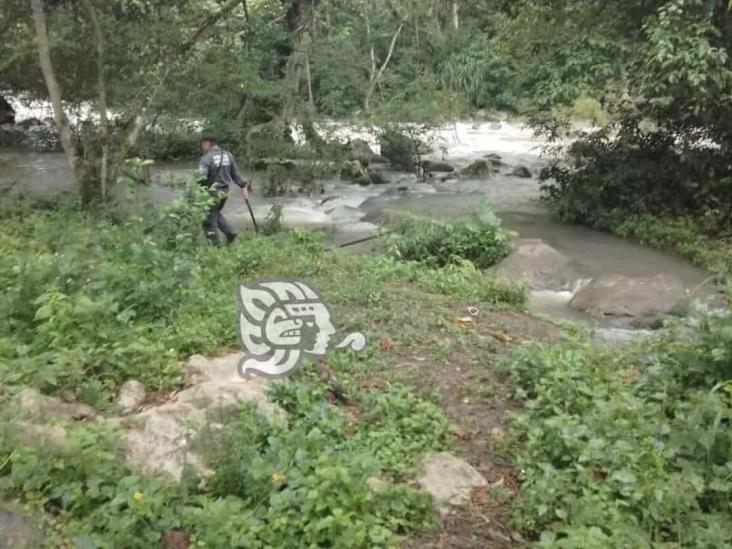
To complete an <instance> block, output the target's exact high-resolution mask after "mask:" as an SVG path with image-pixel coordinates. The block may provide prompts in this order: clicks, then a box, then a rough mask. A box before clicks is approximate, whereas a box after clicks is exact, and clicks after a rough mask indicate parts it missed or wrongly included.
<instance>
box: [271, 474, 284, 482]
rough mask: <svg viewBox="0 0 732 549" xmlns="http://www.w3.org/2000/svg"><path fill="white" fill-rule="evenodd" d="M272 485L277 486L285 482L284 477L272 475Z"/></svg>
mask: <svg viewBox="0 0 732 549" xmlns="http://www.w3.org/2000/svg"><path fill="white" fill-rule="evenodd" d="M271 480H272V484H277V483H279V482H282V481H283V480H285V476H284V475H283V474H282V473H272V478H271Z"/></svg>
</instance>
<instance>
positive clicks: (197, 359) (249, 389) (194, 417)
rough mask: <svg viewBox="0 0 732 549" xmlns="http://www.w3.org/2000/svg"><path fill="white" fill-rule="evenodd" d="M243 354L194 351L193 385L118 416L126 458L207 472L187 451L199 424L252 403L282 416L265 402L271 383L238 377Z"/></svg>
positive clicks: (157, 469) (158, 468) (189, 373)
mask: <svg viewBox="0 0 732 549" xmlns="http://www.w3.org/2000/svg"><path fill="white" fill-rule="evenodd" d="M241 357H242V353H234V354H231V355H227V356H224V357H220V358H214V359H207V358H205V357H202V356H200V355H194V356H192V357H191V358H190V359H189V360H188V363H187V364H186V365H185V381H186V382H187V383H189V384H192V386H190V387H188V388H186V389H184V390H182V391H181V392H179V393H178V394H176V395H175V396H174V397H173V399H172V400H171V401H169V402H166V403H164V404H161V405H159V406H154V407H151V408H149V409H147V410H145V411H144V412H142V413H140V414H136V415H132V416H128V417H126V418H125V419H124V420H122V422H121V423H122V424H123V426H124V427H125V428H126V429H127V432H126V433H125V434H124V436H123V437H122V440H123V443H124V446H125V451H126V455H127V458H128V459H129V460H130V461H131V462H132V463H134V464H135V465H137V466H138V467H139V468H140V469H141V470H142V471H143V472H145V473H149V474H154V475H162V476H169V477H172V478H174V479H180V477H181V474H182V472H183V468H184V466H186V465H192V466H193V467H195V468H196V469H197V470H198V472H199V473H200V474H201V475H204V476H205V475H208V474H209V473H210V471H208V470H207V469H206V467H205V465H204V463H203V460H202V459H201V458H200V457H199V456H198V455H196V454H195V453H194V452H193V451H192V450H191V449H190V442H191V440H192V439H193V438H194V437H195V436H197V434H198V432H199V431H200V428H201V427H203V426H204V425H206V424H207V423H211V421H210V418H211V415H212V414H213V413H215V414H216V417H220V415H221V412H222V410H225V409H228V408H235V407H238V406H240V405H241V404H242V403H244V402H251V403H254V404H255V405H256V407H257V409H258V410H259V411H260V412H261V413H262V414H264V415H265V416H266V417H268V418H271V419H273V420H275V419H276V418H284V417H285V413H284V411H283V410H282V409H281V408H279V407H278V406H276V405H275V404H272V403H271V402H269V401H268V400H267V397H266V391H267V389H268V387H269V383H271V382H270V381H267V380H264V379H262V378H256V377H253V378H250V379H244V378H242V377H241V376H240V375H239V368H238V365H239V360H240V359H241Z"/></svg>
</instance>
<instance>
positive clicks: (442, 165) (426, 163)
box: [422, 160, 455, 173]
mask: <svg viewBox="0 0 732 549" xmlns="http://www.w3.org/2000/svg"><path fill="white" fill-rule="evenodd" d="M422 167H423V168H424V169H425V170H426V171H428V172H445V173H450V172H454V171H455V168H454V167H453V166H451V165H450V164H448V163H447V162H438V161H436V160H423V161H422Z"/></svg>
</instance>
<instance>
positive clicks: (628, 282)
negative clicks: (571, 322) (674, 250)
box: [569, 274, 686, 317]
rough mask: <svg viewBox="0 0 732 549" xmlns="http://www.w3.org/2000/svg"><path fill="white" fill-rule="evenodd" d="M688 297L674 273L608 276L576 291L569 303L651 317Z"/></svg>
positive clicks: (604, 312) (607, 312) (613, 313)
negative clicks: (649, 275)
mask: <svg viewBox="0 0 732 549" xmlns="http://www.w3.org/2000/svg"><path fill="white" fill-rule="evenodd" d="M685 296H686V289H685V288H684V284H683V282H682V281H681V280H680V279H679V278H678V277H676V276H674V275H668V274H658V275H656V276H652V277H631V276H624V275H608V276H603V277H600V278H598V279H595V280H593V281H591V282H590V283H589V284H588V285H587V286H585V287H584V288H581V289H580V290H579V291H577V293H576V294H575V295H574V297H573V298H572V301H570V302H569V305H570V307H572V308H573V309H575V310H578V311H583V312H592V313H596V314H601V315H608V316H628V317H651V316H657V315H664V314H669V313H671V312H672V311H673V309H674V307H676V305H677V304H678V303H679V302H680V301H681V300H682V299H684V298H685Z"/></svg>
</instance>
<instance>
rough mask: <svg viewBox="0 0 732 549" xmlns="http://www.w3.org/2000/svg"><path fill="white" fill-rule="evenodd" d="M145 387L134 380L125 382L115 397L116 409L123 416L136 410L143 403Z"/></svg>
mask: <svg viewBox="0 0 732 549" xmlns="http://www.w3.org/2000/svg"><path fill="white" fill-rule="evenodd" d="M145 394H146V391H145V386H144V385H143V384H142V383H140V382H139V381H136V380H134V379H130V380H129V381H125V382H124V383H123V384H122V387H120V388H119V394H118V395H117V402H116V404H117V407H118V408H119V409H120V410H121V411H122V413H124V414H130V413H132V412H134V411H135V410H137V409H138V408H139V407H140V406H141V405H142V403H143V402H144V401H145Z"/></svg>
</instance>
